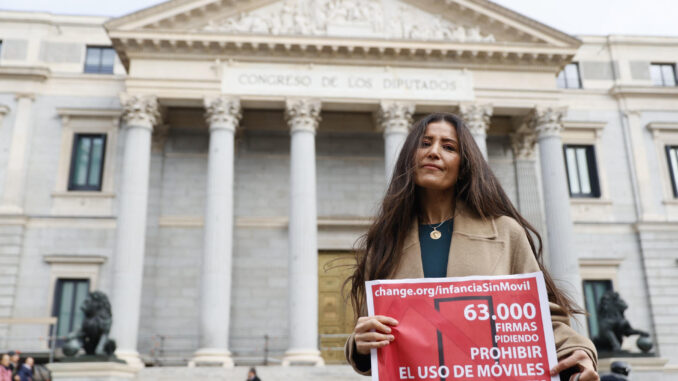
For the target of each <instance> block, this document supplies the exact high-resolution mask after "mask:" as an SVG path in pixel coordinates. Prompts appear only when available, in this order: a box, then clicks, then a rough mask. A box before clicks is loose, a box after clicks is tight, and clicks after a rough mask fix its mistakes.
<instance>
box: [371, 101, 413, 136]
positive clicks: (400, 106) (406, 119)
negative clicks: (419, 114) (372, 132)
mask: <svg viewBox="0 0 678 381" xmlns="http://www.w3.org/2000/svg"><path fill="white" fill-rule="evenodd" d="M415 107H416V106H415V104H414V103H410V102H397V101H381V104H380V105H379V112H378V113H377V127H378V129H379V131H383V132H384V134H390V133H394V132H396V133H397V132H399V133H402V134H407V132H408V131H409V130H410V127H411V126H412V115H414V109H415Z"/></svg>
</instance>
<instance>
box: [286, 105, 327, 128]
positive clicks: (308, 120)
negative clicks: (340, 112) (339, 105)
mask: <svg viewBox="0 0 678 381" xmlns="http://www.w3.org/2000/svg"><path fill="white" fill-rule="evenodd" d="M320 108H321V102H320V100H318V99H311V98H294V99H287V100H286V101H285V120H286V121H287V124H288V125H289V127H290V132H291V133H295V132H297V131H310V132H313V133H315V131H316V130H317V129H318V124H319V123H320Z"/></svg>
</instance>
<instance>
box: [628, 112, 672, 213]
mask: <svg viewBox="0 0 678 381" xmlns="http://www.w3.org/2000/svg"><path fill="white" fill-rule="evenodd" d="M624 117H625V118H626V122H627V124H628V129H627V131H628V139H629V141H630V145H631V147H630V149H631V152H630V154H631V155H632V156H631V157H632V158H633V159H632V160H633V162H632V163H633V164H632V165H633V168H630V170H632V171H635V175H636V184H637V192H638V199H639V201H640V205H639V206H637V207H636V209H637V210H638V219H639V220H641V221H658V220H661V219H662V216H661V213H659V211H658V210H657V205H658V204H659V203H658V202H655V201H654V199H653V197H652V196H653V194H654V189H653V187H652V180H651V178H652V176H653V175H655V176H656V174H653V173H652V172H651V171H650V166H649V164H648V161H647V156H648V155H647V151H646V150H645V136H643V135H644V134H646V133H647V130H646V129H645V128H643V127H644V126H643V125H642V124H641V113H640V112H639V111H624ZM661 155H662V156H661V157H662V160H666V153H664V152H661Z"/></svg>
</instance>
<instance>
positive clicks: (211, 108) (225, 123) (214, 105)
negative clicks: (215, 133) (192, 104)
mask: <svg viewBox="0 0 678 381" xmlns="http://www.w3.org/2000/svg"><path fill="white" fill-rule="evenodd" d="M205 110H206V112H205V120H206V121H207V124H208V125H209V126H210V130H212V129H215V128H226V129H230V130H231V131H235V129H236V128H237V127H238V124H239V123H240V118H241V117H242V108H241V107H240V99H238V98H237V97H233V96H226V95H222V96H219V97H216V98H206V99H205Z"/></svg>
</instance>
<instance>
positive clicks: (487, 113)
mask: <svg viewBox="0 0 678 381" xmlns="http://www.w3.org/2000/svg"><path fill="white" fill-rule="evenodd" d="M459 112H460V113H461V117H462V119H463V120H464V123H466V126H467V127H468V129H469V130H470V131H471V134H472V135H487V130H489V129H490V117H491V116H492V105H491V104H480V103H465V104H462V105H461V106H460V107H459Z"/></svg>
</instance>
